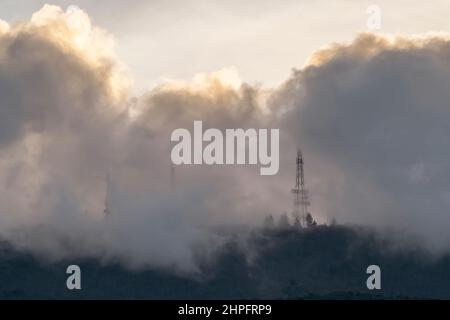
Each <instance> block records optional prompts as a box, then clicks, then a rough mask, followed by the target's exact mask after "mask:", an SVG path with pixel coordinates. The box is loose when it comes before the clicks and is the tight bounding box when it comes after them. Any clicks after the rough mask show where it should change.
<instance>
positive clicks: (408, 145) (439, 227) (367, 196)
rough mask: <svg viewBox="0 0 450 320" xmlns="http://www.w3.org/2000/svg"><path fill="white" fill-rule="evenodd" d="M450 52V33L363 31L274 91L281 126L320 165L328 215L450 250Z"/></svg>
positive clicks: (321, 55) (316, 57)
mask: <svg viewBox="0 0 450 320" xmlns="http://www.w3.org/2000/svg"><path fill="white" fill-rule="evenodd" d="M449 55H450V41H449V38H448V36H443V35H432V34H431V35H426V36H411V37H394V36H381V35H373V34H361V35H359V36H358V37H356V38H355V39H354V41H352V42H351V43H348V44H334V45H333V46H331V47H329V48H326V49H324V50H321V51H318V52H317V53H315V54H314V55H313V56H312V58H311V64H310V65H309V66H307V67H306V68H304V69H302V70H297V71H295V72H294V74H293V76H292V78H291V79H289V80H288V81H287V82H286V83H285V84H284V86H283V88H282V89H280V91H279V92H277V93H276V97H274V102H273V103H274V104H278V105H283V106H284V108H286V109H287V110H289V111H287V116H286V117H285V119H284V120H283V125H282V127H285V128H289V129H288V130H289V131H290V132H291V133H292V135H293V137H294V138H295V139H297V141H301V144H302V145H304V146H305V149H306V150H307V152H308V155H309V156H310V157H312V158H313V159H315V160H317V161H316V164H315V163H314V162H313V163H312V164H311V167H312V168H311V170H312V172H313V173H312V174H313V175H314V177H315V178H316V179H318V180H320V181H321V184H320V185H318V186H317V188H316V190H314V191H316V192H317V193H316V194H322V195H323V199H322V201H323V202H324V203H327V205H326V207H327V208H323V210H324V211H326V212H327V213H326V215H330V216H333V215H335V216H337V217H339V218H340V220H343V221H345V222H350V223H360V224H366V225H373V226H379V227H388V226H389V227H394V228H397V229H399V230H402V231H406V232H411V233H413V234H416V235H418V236H419V237H421V238H423V240H424V242H425V243H427V244H428V245H431V246H432V247H433V248H439V249H443V248H445V249H447V248H448V247H449V244H450V238H449V236H448V232H447V231H448V228H449V227H450V216H449V215H448V208H449V206H448V204H449V191H450V184H449V181H448V179H447V178H446V176H447V173H448V172H449V171H450V166H449V163H448V158H449V156H450V155H449V153H448V139H447V138H448V137H449V134H450V127H449V125H448V123H449V120H450V108H449V101H450V94H449V91H448V87H449V85H450V64H449V59H448V58H449ZM319 163H320V165H319ZM314 167H315V168H314ZM310 172H311V171H310ZM314 191H313V194H314Z"/></svg>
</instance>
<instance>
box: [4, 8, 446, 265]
mask: <svg viewBox="0 0 450 320" xmlns="http://www.w3.org/2000/svg"><path fill="white" fill-rule="evenodd" d="M130 3H131V2H130V1H127V2H125V1H123V2H122V1H95V2H94V1H89V2H87V1H86V2H80V3H77V4H76V5H77V7H74V6H71V7H70V5H73V3H68V2H67V3H63V2H55V4H54V5H43V3H42V2H39V1H11V2H8V1H6V2H5V1H2V2H0V19H1V20H0V97H1V98H2V100H1V103H0V238H2V239H3V238H5V239H7V240H9V241H10V242H12V243H13V244H14V245H16V246H17V247H19V248H21V249H26V250H30V251H31V252H34V253H36V254H39V255H42V256H45V257H47V258H49V259H61V258H64V257H79V256H84V257H85V256H88V257H100V258H102V260H104V261H108V260H112V261H117V260H119V261H122V262H123V263H124V264H126V265H127V266H133V267H137V266H139V267H149V266H151V267H155V266H156V267H171V268H176V269H177V270H181V271H183V272H195V271H196V266H195V257H196V253H197V252H198V251H196V250H199V248H203V249H202V250H205V247H206V248H208V250H209V249H210V250H212V249H213V248H214V247H216V246H220V244H221V242H222V241H223V238H221V236H219V235H217V233H215V232H213V230H214V227H217V226H224V225H234V226H236V225H239V226H242V225H247V226H249V225H250V226H255V225H258V226H260V225H261V224H262V221H263V220H264V218H265V217H266V216H267V215H268V214H273V215H274V216H276V217H279V216H281V214H282V213H283V212H291V210H292V200H293V199H292V194H291V188H292V187H293V185H294V180H295V179H294V171H295V166H294V164H295V162H294V161H295V156H296V151H297V148H298V147H301V148H302V150H303V154H304V157H305V170H306V181H307V188H308V189H309V191H310V198H311V206H310V207H309V208H310V210H311V212H312V213H313V215H314V217H315V218H316V219H317V220H318V222H319V223H328V222H330V221H332V219H337V221H338V222H339V223H343V224H351V225H362V226H367V227H372V228H376V229H377V230H381V231H384V232H387V231H389V230H392V229H393V230H395V231H389V232H388V234H389V235H390V236H391V237H396V238H402V239H397V240H398V241H399V243H404V242H407V243H410V242H411V241H413V242H414V241H415V242H418V241H419V242H420V243H421V245H423V246H426V247H427V249H429V250H430V251H432V252H434V253H442V252H448V251H449V250H450V236H449V235H450V233H449V232H448V230H449V228H450V215H449V214H448V208H449V204H450V181H449V178H448V177H449V175H448V173H449V172H450V166H449V164H448V159H449V158H450V153H449V150H450V145H449V142H448V137H449V136H450V126H449V125H448V123H450V109H449V105H448V101H450V96H449V90H448V88H449V86H450V64H449V61H450V34H449V33H448V31H447V30H449V27H448V23H449V22H448V21H446V17H448V14H447V13H448V11H449V10H450V9H448V8H449V6H446V5H445V2H443V1H442V2H438V1H434V2H433V4H432V5H431V4H429V3H424V2H417V3H413V2H411V1H396V2H395V4H391V3H389V2H381V1H380V2H379V3H378V5H379V7H380V9H381V13H382V20H381V29H380V30H375V31H374V30H367V28H366V22H367V14H366V9H367V4H363V2H360V1H340V2H339V4H332V5H330V4H327V2H325V1H304V2H300V1H292V2H279V1H267V2H264V4H261V3H260V2H259V1H258V2H256V1H255V2H246V3H245V4H243V3H240V2H233V1H227V2H226V3H227V4H226V5H224V3H225V2H222V4H220V3H219V2H212V1H205V2H203V1H186V2H183V5H180V4H179V3H176V2H170V1H164V2H158V1H155V2H149V1H141V2H134V3H133V5H130ZM68 7H69V8H70V9H69V10H68V9H67V8H68ZM361 32H362V33H361ZM195 120H202V121H203V122H204V125H205V128H206V127H209V128H217V129H221V130H225V129H228V128H279V129H280V170H279V172H278V174H277V175H274V176H260V175H259V173H258V169H259V168H256V167H254V166H223V167H222V166H198V167H197V166H179V167H176V168H175V174H174V175H173V173H172V172H173V171H172V163H171V160H170V136H171V132H172V131H173V130H174V129H177V128H188V129H190V128H192V125H193V121H195ZM172 178H174V180H175V183H174V185H175V187H174V188H172V187H171V180H172ZM105 202H108V209H109V211H110V212H111V215H110V218H106V219H105V214H104V213H105V206H106V204H105ZM403 238H408V240H405V239H403ZM162 244H163V245H162ZM208 250H206V251H208Z"/></svg>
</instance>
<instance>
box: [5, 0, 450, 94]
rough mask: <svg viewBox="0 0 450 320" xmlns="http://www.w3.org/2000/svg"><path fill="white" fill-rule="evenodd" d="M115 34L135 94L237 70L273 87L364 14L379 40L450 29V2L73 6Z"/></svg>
mask: <svg viewBox="0 0 450 320" xmlns="http://www.w3.org/2000/svg"><path fill="white" fill-rule="evenodd" d="M46 2H48V1H45V0H14V1H12V0H2V1H0V19H3V20H6V21H8V22H14V21H17V20H27V19H29V17H30V16H31V14H32V13H33V12H35V11H37V10H38V9H40V8H41V7H42V6H43V5H44V4H45V3H46ZM49 3H51V4H55V5H59V6H61V7H62V8H63V9H65V8H67V7H68V6H69V5H77V6H79V7H80V8H82V9H84V10H85V11H86V12H87V13H88V14H89V16H90V18H91V19H92V20H93V23H94V24H96V25H98V26H100V27H103V28H104V29H106V30H108V31H109V32H111V33H112V34H113V35H114V36H115V38H116V40H117V52H118V53H119V56H120V58H121V59H122V60H123V61H124V62H125V63H126V64H127V65H128V67H129V68H130V69H131V73H132V75H133V78H134V80H135V86H134V90H135V91H137V92H142V91H143V90H144V89H147V88H149V87H151V86H153V85H154V84H156V83H158V82H159V81H160V80H161V79H164V78H170V79H173V78H176V79H186V80H187V79H191V78H192V76H193V75H194V74H196V73H199V72H212V71H216V70H218V69H221V68H223V67H230V66H235V67H236V68H237V70H238V71H239V74H240V77H241V78H242V79H243V80H244V81H247V82H250V83H255V82H259V83H262V84H264V85H266V86H272V85H275V84H278V83H279V82H281V81H283V80H285V79H286V77H287V76H288V75H289V73H290V70H291V68H293V67H297V68H300V67H302V66H303V64H304V63H305V61H306V59H307V58H308V56H309V55H310V54H311V53H312V52H314V51H315V50H317V49H318V48H319V47H321V46H324V45H326V44H329V43H330V42H333V41H343V40H344V41H347V40H351V39H352V37H353V36H354V34H355V33H356V32H358V31H367V29H366V19H367V13H366V9H367V7H368V6H369V5H371V4H376V5H378V6H379V7H380V8H381V9H382V28H381V30H380V31H381V32H386V33H397V32H401V33H422V32H427V31H431V30H436V31H445V30H449V29H450V20H449V19H448V17H449V16H450V6H449V1H446V0H434V1H408V0H398V1H389V0H379V1H365V0H364V1H360V0H341V1H333V2H331V1H324V0H295V1H291V0H285V1H254V0H251V1H236V0H230V1H206V0H187V1H170V0H169V1H161V0H149V1H144V0H115V1H110V0H108V1H106V0H99V1H88V0H79V1H68V0H54V1H51V2H49Z"/></svg>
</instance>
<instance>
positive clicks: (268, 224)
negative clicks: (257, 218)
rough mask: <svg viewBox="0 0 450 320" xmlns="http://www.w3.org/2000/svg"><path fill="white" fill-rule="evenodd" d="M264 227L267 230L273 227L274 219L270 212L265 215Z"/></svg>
mask: <svg viewBox="0 0 450 320" xmlns="http://www.w3.org/2000/svg"><path fill="white" fill-rule="evenodd" d="M264 228H265V229H268V230H272V229H275V220H274V218H273V216H272V215H271V214H269V215H267V216H266V217H265V219H264Z"/></svg>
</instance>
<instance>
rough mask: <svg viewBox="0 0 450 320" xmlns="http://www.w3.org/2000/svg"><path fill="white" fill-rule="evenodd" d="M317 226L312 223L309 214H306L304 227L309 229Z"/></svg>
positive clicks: (312, 220)
mask: <svg viewBox="0 0 450 320" xmlns="http://www.w3.org/2000/svg"><path fill="white" fill-rule="evenodd" d="M316 225H317V222H316V221H314V219H313V217H312V215H311V213H309V212H308V214H307V215H306V226H307V227H308V228H309V227H314V226H316Z"/></svg>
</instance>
